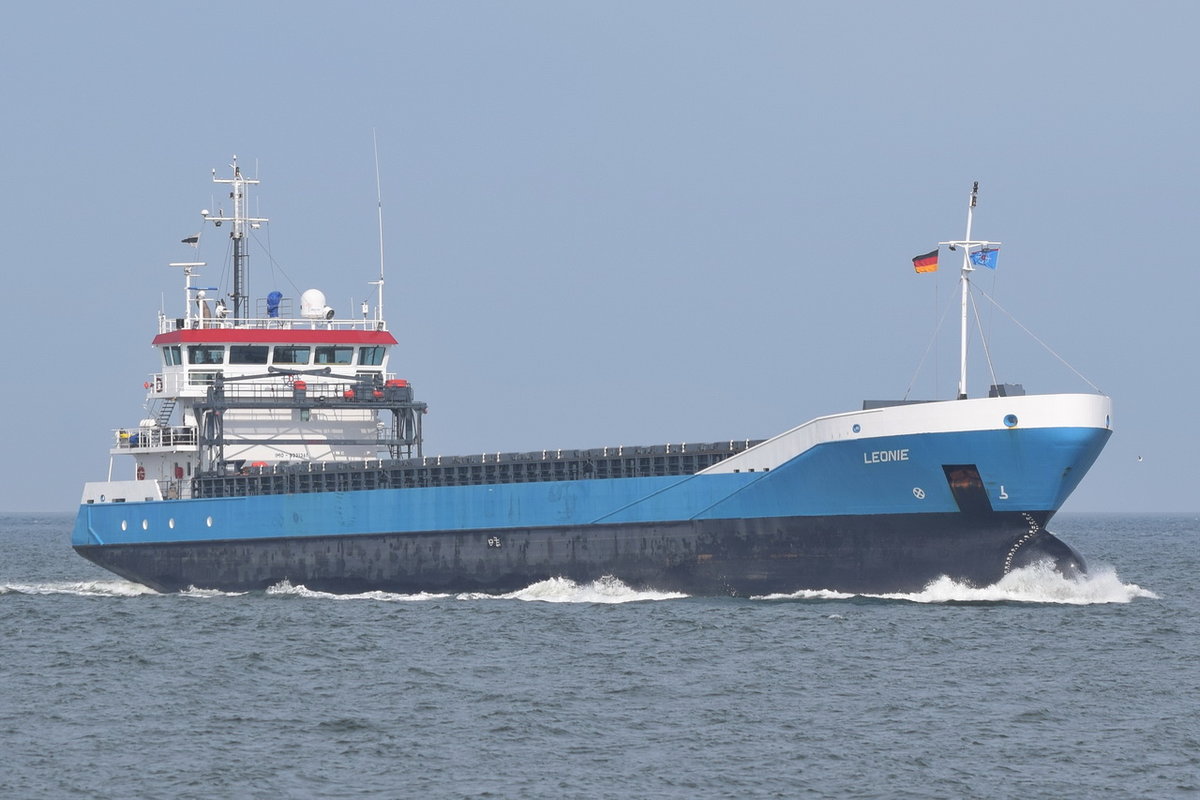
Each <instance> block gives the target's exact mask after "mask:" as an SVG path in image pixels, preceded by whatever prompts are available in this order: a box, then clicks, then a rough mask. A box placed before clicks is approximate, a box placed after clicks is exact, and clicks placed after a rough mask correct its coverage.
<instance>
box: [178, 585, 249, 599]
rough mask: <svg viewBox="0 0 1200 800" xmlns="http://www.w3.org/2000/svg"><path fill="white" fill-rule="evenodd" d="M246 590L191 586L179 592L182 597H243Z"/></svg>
mask: <svg viewBox="0 0 1200 800" xmlns="http://www.w3.org/2000/svg"><path fill="white" fill-rule="evenodd" d="M244 594H246V593H245V592H222V591H221V590H220V589H197V588H196V587H195V586H189V587H188V588H186V589H184V590H183V591H182V592H179V596H180V597H200V598H206V597H241V596H242V595H244Z"/></svg>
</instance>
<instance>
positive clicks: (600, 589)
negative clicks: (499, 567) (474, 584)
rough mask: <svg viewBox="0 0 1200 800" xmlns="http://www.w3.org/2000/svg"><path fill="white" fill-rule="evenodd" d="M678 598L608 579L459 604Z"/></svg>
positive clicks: (564, 582) (546, 585)
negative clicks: (494, 601)
mask: <svg viewBox="0 0 1200 800" xmlns="http://www.w3.org/2000/svg"><path fill="white" fill-rule="evenodd" d="M681 597H687V595H686V594H680V593H679V592H660V591H655V590H653V589H642V590H638V589H631V588H629V586H628V585H626V584H625V583H623V582H621V581H620V580H617V579H616V578H614V577H612V576H611V575H606V576H605V577H603V578H600V579H599V580H595V581H592V582H591V583H585V584H579V583H576V582H575V581H573V580H570V579H569V578H550V579H549V580H544V581H538V582H537V583H535V584H532V585H530V586H526V587H525V588H524V589H519V590H518V591H515V592H510V593H508V594H500V595H489V594H477V593H470V594H461V595H459V599H462V600H529V601H534V600H536V601H540V602H543V603H637V602H641V601H643V600H677V599H679V598H681Z"/></svg>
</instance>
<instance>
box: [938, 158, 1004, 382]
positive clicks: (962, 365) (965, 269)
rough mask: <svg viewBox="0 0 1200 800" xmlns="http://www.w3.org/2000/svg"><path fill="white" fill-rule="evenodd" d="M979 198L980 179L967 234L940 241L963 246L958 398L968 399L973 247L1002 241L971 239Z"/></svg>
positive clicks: (972, 199) (952, 246)
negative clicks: (968, 346)
mask: <svg viewBox="0 0 1200 800" xmlns="http://www.w3.org/2000/svg"><path fill="white" fill-rule="evenodd" d="M978 200H979V181H975V183H974V184H973V185H972V186H971V196H970V199H969V200H968V202H967V235H966V236H965V237H964V238H963V240H962V241H960V242H938V245H939V246H942V245H946V246H949V248H950V249H951V250H955V249H958V248H959V247H961V248H962V251H963V254H962V259H963V260H962V272H961V274H960V276H959V282H960V283H961V285H962V326H961V330H960V332H959V362H958V399H959V400H966V399H967V311H968V305H967V304H968V300H969V297H968V295H969V293H970V283H971V273H972V272H974V271H975V267H974V266H973V265H972V263H971V250H972V249H973V248H976V247H979V248H984V249H986V248H989V247H993V246H998V245H999V244H1000V242H985V241H978V242H976V241H972V240H971V227H972V224H973V223H974V221H975V204H976V203H977V202H978Z"/></svg>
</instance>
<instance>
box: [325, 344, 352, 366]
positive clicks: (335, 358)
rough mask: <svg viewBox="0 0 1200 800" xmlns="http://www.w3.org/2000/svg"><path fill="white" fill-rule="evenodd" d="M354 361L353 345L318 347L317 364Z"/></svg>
mask: <svg viewBox="0 0 1200 800" xmlns="http://www.w3.org/2000/svg"><path fill="white" fill-rule="evenodd" d="M353 361H354V348H353V347H318V348H317V360H316V363H318V364H349V363H351V362H353Z"/></svg>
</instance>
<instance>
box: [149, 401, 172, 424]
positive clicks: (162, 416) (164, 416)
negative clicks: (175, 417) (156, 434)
mask: <svg viewBox="0 0 1200 800" xmlns="http://www.w3.org/2000/svg"><path fill="white" fill-rule="evenodd" d="M175 403H176V399H175V398H174V397H168V398H166V399H164V400H163V401H162V405H160V406H159V407H158V413H157V414H155V415H154V421H155V423H157V424H158V426H159V427H162V428H165V427H167V426H168V425H170V423H171V414H172V413H174V411H175Z"/></svg>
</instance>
